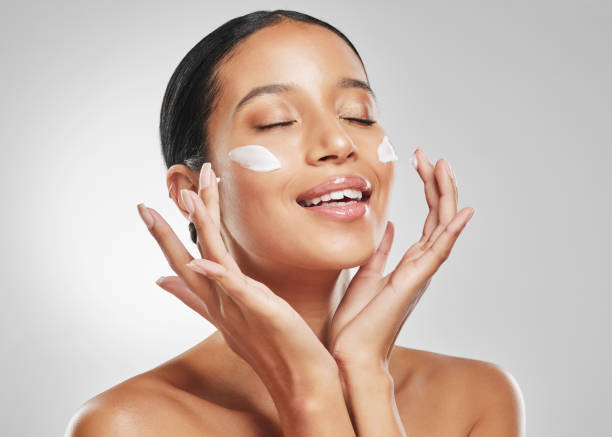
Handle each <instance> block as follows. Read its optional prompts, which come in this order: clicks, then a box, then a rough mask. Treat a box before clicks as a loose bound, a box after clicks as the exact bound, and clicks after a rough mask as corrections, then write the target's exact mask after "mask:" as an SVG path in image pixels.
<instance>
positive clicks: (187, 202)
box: [180, 190, 240, 272]
mask: <svg viewBox="0 0 612 437" xmlns="http://www.w3.org/2000/svg"><path fill="white" fill-rule="evenodd" d="M180 199H181V203H182V205H181V206H183V208H185V209H186V210H188V211H189V212H190V214H189V219H190V220H191V222H192V223H193V224H194V226H195V228H196V231H197V234H198V241H200V240H201V242H202V247H203V248H204V251H205V253H206V256H207V257H208V259H210V260H212V261H215V262H217V263H219V264H222V265H223V266H224V267H225V268H227V269H229V270H232V271H234V272H240V268H239V267H238V264H236V261H235V260H234V258H232V256H231V255H230V253H229V252H228V251H227V248H226V247H225V243H224V242H223V239H222V238H221V233H220V232H219V228H218V227H217V225H216V224H215V223H214V221H213V219H212V217H211V215H210V213H209V211H208V208H206V206H205V205H204V202H202V199H201V198H200V196H198V195H197V194H196V193H195V192H193V191H191V190H181V192H180Z"/></svg>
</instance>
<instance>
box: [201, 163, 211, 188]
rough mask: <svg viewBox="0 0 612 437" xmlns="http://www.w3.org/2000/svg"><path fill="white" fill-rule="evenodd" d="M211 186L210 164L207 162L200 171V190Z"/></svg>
mask: <svg viewBox="0 0 612 437" xmlns="http://www.w3.org/2000/svg"><path fill="white" fill-rule="evenodd" d="M209 184H210V162H205V163H204V165H203V166H202V170H200V190H202V189H203V188H206V187H208V185H209Z"/></svg>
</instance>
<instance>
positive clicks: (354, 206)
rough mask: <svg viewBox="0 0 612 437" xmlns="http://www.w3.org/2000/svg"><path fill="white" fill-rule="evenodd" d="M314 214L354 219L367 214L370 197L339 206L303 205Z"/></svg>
mask: <svg viewBox="0 0 612 437" xmlns="http://www.w3.org/2000/svg"><path fill="white" fill-rule="evenodd" d="M301 208H303V209H305V210H308V211H310V212H312V213H314V214H320V215H323V216H326V217H331V218H333V219H337V220H342V221H352V220H356V219H358V218H360V217H363V216H364V215H366V213H367V212H368V211H369V209H370V199H367V200H360V201H359V202H357V203H351V204H350V205H337V206H325V205H323V206H309V207H303V206H302V207H301Z"/></svg>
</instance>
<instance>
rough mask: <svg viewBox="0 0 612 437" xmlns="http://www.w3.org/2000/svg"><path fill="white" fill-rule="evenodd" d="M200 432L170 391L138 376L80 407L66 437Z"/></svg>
mask: <svg viewBox="0 0 612 437" xmlns="http://www.w3.org/2000/svg"><path fill="white" fill-rule="evenodd" d="M197 431H198V430H197V427H195V418H193V417H192V412H191V411H189V409H188V408H186V407H185V405H184V403H182V402H180V401H179V400H178V399H177V398H176V396H173V395H172V393H171V390H169V389H168V387H164V384H163V383H162V382H161V381H159V380H155V379H154V378H151V377H149V376H147V375H139V376H136V377H133V378H130V379H129V380H127V381H124V382H122V383H121V384H118V385H116V386H114V387H112V388H110V389H109V390H106V391H105V392H103V393H100V394H98V395H97V396H95V397H93V398H92V399H90V400H88V401H87V402H85V403H84V404H83V405H81V406H80V408H79V409H78V410H77V411H76V413H75V414H74V415H73V416H72V418H71V419H70V422H69V423H68V427H67V429H66V433H65V437H97V436H106V435H131V436H136V437H138V436H145V435H147V436H161V435H179V436H181V435H195V434H196V432H197ZM200 432H201V429H200Z"/></svg>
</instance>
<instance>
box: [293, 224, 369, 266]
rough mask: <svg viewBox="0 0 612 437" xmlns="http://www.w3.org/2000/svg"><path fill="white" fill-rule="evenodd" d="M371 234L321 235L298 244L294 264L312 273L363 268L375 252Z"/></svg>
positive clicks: (294, 254)
mask: <svg viewBox="0 0 612 437" xmlns="http://www.w3.org/2000/svg"><path fill="white" fill-rule="evenodd" d="M374 237H375V236H374V234H373V232H359V233H358V232H344V233H335V234H334V233H325V234H320V235H319V236H318V237H314V238H310V239H309V240H308V241H307V242H306V241H302V242H301V244H299V245H298V246H297V247H296V248H295V250H294V253H293V258H294V262H296V263H297V265H299V266H300V267H303V268H307V269H308V268H311V269H313V270H341V269H346V268H351V267H356V266H360V265H362V264H364V263H365V262H366V261H367V260H368V259H369V258H370V257H371V256H372V254H373V253H374V251H375V250H376V246H375V238H374Z"/></svg>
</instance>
